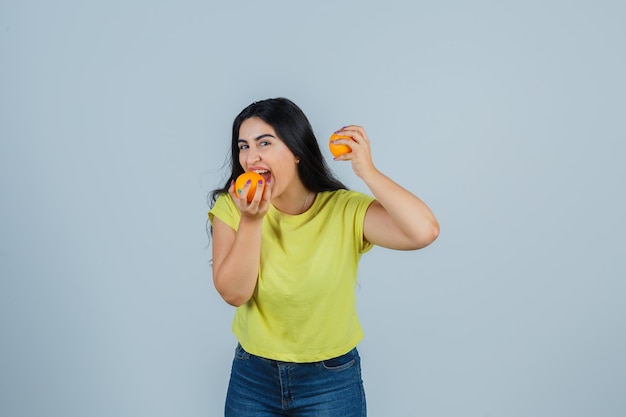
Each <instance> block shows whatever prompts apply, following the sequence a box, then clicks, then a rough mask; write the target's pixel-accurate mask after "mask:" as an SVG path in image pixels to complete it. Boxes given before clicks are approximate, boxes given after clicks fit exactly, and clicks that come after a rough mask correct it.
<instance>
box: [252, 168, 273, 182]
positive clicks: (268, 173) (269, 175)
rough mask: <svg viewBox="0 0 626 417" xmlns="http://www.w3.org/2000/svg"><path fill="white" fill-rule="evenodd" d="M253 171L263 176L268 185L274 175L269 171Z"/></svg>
mask: <svg viewBox="0 0 626 417" xmlns="http://www.w3.org/2000/svg"><path fill="white" fill-rule="evenodd" d="M253 171H254V172H256V173H257V174H259V175H261V176H262V177H263V180H265V182H266V183H267V182H269V180H270V178H272V173H271V172H269V171H268V170H267V169H254V170H253Z"/></svg>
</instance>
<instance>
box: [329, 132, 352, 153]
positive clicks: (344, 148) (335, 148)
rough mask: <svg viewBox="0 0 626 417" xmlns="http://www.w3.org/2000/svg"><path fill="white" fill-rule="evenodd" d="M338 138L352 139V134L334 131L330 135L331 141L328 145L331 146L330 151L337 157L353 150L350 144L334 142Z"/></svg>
mask: <svg viewBox="0 0 626 417" xmlns="http://www.w3.org/2000/svg"><path fill="white" fill-rule="evenodd" d="M337 139H352V138H351V137H350V136H346V135H339V134H337V133H333V134H332V135H330V141H329V143H328V147H329V148H330V153H332V154H333V155H334V156H335V157H337V156H340V155H343V154H345V153H350V152H352V148H350V147H349V146H348V145H339V144H334V143H332V142H333V141H334V140H337Z"/></svg>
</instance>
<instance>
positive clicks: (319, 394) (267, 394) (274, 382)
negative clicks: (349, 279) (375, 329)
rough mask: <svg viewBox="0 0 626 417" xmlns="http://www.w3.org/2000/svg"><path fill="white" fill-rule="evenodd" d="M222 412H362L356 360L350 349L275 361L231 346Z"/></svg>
mask: <svg viewBox="0 0 626 417" xmlns="http://www.w3.org/2000/svg"><path fill="white" fill-rule="evenodd" d="M225 416H226V417H278V416H281V417H365V416H366V410H365V390H364V389H363V381H362V379H361V359H360V357H359V354H358V352H357V350H356V348H355V349H353V350H351V351H350V352H348V353H346V354H345V355H342V356H339V357H337V358H333V359H329V360H326V361H322V362H314V363H290V362H279V361H274V360H270V359H265V358H261V357H259V356H255V355H252V354H250V353H248V352H246V351H245V350H243V348H242V347H241V345H239V346H237V350H236V351H235V359H234V360H233V366H232V371H231V375H230V383H229V385H228V393H227V395H226V407H225Z"/></svg>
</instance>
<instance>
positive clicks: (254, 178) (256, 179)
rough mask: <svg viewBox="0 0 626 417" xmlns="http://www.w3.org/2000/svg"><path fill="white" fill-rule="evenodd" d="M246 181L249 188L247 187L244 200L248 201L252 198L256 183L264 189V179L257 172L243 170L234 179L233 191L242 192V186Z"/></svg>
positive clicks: (239, 193)
mask: <svg viewBox="0 0 626 417" xmlns="http://www.w3.org/2000/svg"><path fill="white" fill-rule="evenodd" d="M248 182H250V188H248V195H247V196H246V200H247V201H248V203H249V202H251V201H252V199H253V198H254V194H255V193H256V187H257V185H258V186H260V187H261V190H263V191H265V180H264V179H263V177H262V176H261V174H259V173H258V172H254V171H248V172H244V173H243V174H241V175H240V176H238V177H237V179H236V180H235V192H236V193H237V194H238V195H241V193H242V192H243V187H245V186H246V184H247V183H248Z"/></svg>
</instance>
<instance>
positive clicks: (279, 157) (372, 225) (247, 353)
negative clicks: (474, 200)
mask: <svg viewBox="0 0 626 417" xmlns="http://www.w3.org/2000/svg"><path fill="white" fill-rule="evenodd" d="M337 133H339V134H341V135H345V136H347V137H348V138H344V139H338V140H337V141H336V143H337V144H344V145H348V146H349V147H350V148H351V150H352V151H351V152H350V153H347V154H344V155H342V156H339V157H337V158H336V159H337V160H340V161H350V163H351V164H352V168H353V170H354V173H355V174H356V175H357V176H358V177H360V178H361V179H362V180H363V181H364V182H365V184H366V185H367V187H368V188H369V189H370V191H371V193H372V195H373V197H371V196H368V195H366V194H362V193H359V192H356V191H350V190H347V189H346V187H345V186H344V185H343V184H342V183H341V182H340V181H339V180H337V179H336V178H335V177H334V176H333V174H332V173H331V171H330V170H329V168H328V166H327V164H326V163H325V161H324V158H323V156H322V153H321V151H320V148H319V146H318V143H317V140H316V138H315V135H314V134H313V129H312V128H311V125H310V123H309V121H308V120H307V118H306V116H305V115H304V113H303V112H302V111H301V110H300V108H298V107H297V106H296V105H295V104H294V103H293V102H291V101H289V100H287V99H285V98H276V99H268V100H263V101H258V102H255V103H252V104H251V105H249V106H248V107H246V108H245V109H244V110H243V111H242V112H241V113H240V114H239V115H238V116H237V117H236V118H235V121H234V123H233V131H232V143H231V161H230V162H231V173H230V177H229V179H228V180H227V182H226V184H224V186H223V187H222V188H220V189H217V190H215V191H214V192H213V193H212V199H211V201H212V207H211V210H210V211H209V219H210V222H211V231H212V247H213V282H214V285H215V288H216V289H217V291H218V292H219V293H220V295H221V296H222V297H223V299H224V300H225V301H226V302H227V303H229V304H231V305H233V306H235V307H237V309H236V311H235V318H234V321H233V332H234V334H235V336H236V337H237V339H238V341H239V344H238V346H237V349H236V352H235V358H234V360H233V365H232V372H231V378H230V383H229V387H228V394H227V398H226V407H225V415H226V416H227V417H231V416H238V417H241V416H246V417H249V416H264V417H268V416H322V415H323V416H328V417H332V416H341V417H353V416H354V417H357V416H359V417H360V416H365V415H366V408H365V393H364V390H363V383H362V380H361V368H360V358H359V355H358V352H357V350H356V346H357V344H358V343H359V342H360V340H361V339H362V337H363V332H362V329H361V326H360V324H359V320H358V318H357V314H356V295H355V286H356V276H357V266H358V261H359V259H360V257H361V255H362V254H363V253H365V252H366V251H368V250H369V249H371V248H372V246H373V245H380V246H383V247H386V248H391V249H399V250H414V249H420V248H423V247H425V246H427V245H429V244H430V243H431V242H433V241H434V240H435V239H436V238H437V235H438V234H439V225H438V223H437V220H436V219H435V216H434V215H433V213H432V212H431V211H430V209H429V208H428V207H427V206H426V204H424V202H422V201H421V200H420V199H419V198H418V197H416V196H415V195H413V194H412V193H410V192H409V191H407V190H406V189H404V188H402V187H401V186H400V185H398V184H397V183H395V182H394V181H393V180H391V179H390V178H388V177H387V176H385V175H384V174H383V173H381V172H380V171H378V169H377V168H376V166H375V165H374V163H373V162H372V156H371V153H370V140H369V138H368V137H367V134H366V133H365V130H364V129H363V128H362V127H360V126H345V127H343V128H341V129H339V130H338V131H337ZM248 171H256V172H258V173H260V174H261V175H262V176H263V178H264V182H265V186H264V187H263V184H259V186H258V187H257V189H256V193H255V194H254V198H253V199H252V201H250V202H248V201H247V199H246V195H247V192H248V190H249V188H250V187H251V186H252V184H247V185H245V186H244V187H243V189H242V190H240V191H241V192H240V193H239V192H236V191H235V187H234V180H235V179H236V178H237V177H238V176H239V175H240V174H242V173H243V172H248Z"/></svg>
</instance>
